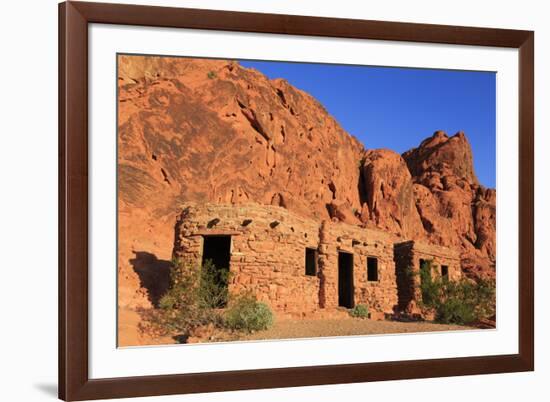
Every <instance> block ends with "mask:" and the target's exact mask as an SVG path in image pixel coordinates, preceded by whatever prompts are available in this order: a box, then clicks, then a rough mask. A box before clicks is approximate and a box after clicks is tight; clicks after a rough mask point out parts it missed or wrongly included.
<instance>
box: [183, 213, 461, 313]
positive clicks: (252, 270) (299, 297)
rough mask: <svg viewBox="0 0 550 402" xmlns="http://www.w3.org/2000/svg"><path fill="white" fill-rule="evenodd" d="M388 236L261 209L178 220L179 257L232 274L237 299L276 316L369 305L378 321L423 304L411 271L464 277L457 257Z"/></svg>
mask: <svg viewBox="0 0 550 402" xmlns="http://www.w3.org/2000/svg"><path fill="white" fill-rule="evenodd" d="M393 240H394V238H393V237H392V236H391V235H390V234H388V233H385V232H383V231H379V230H372V229H366V228H361V227H358V226H353V225H348V224H345V223H341V222H331V221H323V222H318V221H315V220H313V219H309V218H304V217H301V216H298V215H296V214H293V213H292V212H290V211H288V210H287V209H285V208H282V207H278V206H270V205H260V204H242V205H233V204H191V203H189V204H188V205H187V206H186V207H185V208H184V209H183V211H182V213H181V214H180V216H179V217H178V219H177V222H176V227H175V242H174V251H173V255H174V258H177V259H179V260H181V261H184V262H188V263H191V264H196V265H199V264H200V263H201V262H202V261H205V260H207V259H210V260H212V261H213V262H214V264H215V265H216V266H217V267H223V268H229V270H230V271H231V273H232V275H231V280H230V283H229V284H228V286H229V291H230V292H239V291H244V290H250V291H253V292H254V293H255V294H256V296H257V297H258V299H259V300H262V301H265V302H266V303H268V304H269V305H270V307H271V308H272V309H273V310H274V311H275V312H277V313H283V314H289V315H294V316H296V315H297V316H305V315H308V314H309V313H314V312H318V311H319V310H320V309H324V310H325V311H334V310H335V309H336V308H337V307H345V308H352V307H354V306H355V305H356V304H359V303H361V304H366V305H368V306H369V310H370V311H371V314H372V315H373V316H377V317H383V316H384V315H389V314H393V313H395V312H396V311H398V309H399V308H400V307H401V306H402V304H403V303H405V301H407V302H408V301H410V300H411V299H412V298H414V297H418V295H416V294H415V293H414V291H413V290H414V289H413V284H412V283H409V282H407V281H406V280H405V279H404V278H405V276H404V275H403V274H404V273H407V272H408V270H409V268H408V267H409V265H408V264H413V265H411V267H413V269H414V264H416V265H418V263H419V261H420V259H430V260H433V261H434V262H435V263H436V264H438V266H440V267H441V268H440V269H441V270H442V272H443V275H448V276H449V277H450V278H451V277H452V278H453V279H454V278H458V277H459V276H460V272H461V271H460V261H459V259H458V255H457V253H454V252H452V251H451V250H449V249H446V248H444V247H436V246H428V245H421V244H419V243H417V242H413V241H410V242H403V243H398V244H394V241H393Z"/></svg>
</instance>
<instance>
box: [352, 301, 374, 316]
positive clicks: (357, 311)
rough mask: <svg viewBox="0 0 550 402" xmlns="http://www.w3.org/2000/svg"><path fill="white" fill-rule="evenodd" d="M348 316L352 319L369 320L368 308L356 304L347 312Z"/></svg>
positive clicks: (364, 305)
mask: <svg viewBox="0 0 550 402" xmlns="http://www.w3.org/2000/svg"><path fill="white" fill-rule="evenodd" d="M349 315H351V316H352V317H354V318H369V306H367V305H366V304H357V305H356V306H355V307H354V308H352V309H351V310H350V311H349Z"/></svg>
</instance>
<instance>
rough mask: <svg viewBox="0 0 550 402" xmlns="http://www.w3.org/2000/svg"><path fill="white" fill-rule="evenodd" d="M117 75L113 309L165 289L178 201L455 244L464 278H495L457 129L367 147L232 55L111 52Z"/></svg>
mask: <svg viewBox="0 0 550 402" xmlns="http://www.w3.org/2000/svg"><path fill="white" fill-rule="evenodd" d="M118 82H119V85H118V90H119V116H118V119H119V121H118V125H119V138H118V150H119V155H118V162H119V165H118V173H119V261H118V270H119V286H120V288H119V292H120V293H119V306H120V307H124V306H127V307H135V306H140V305H143V306H145V305H149V304H150V303H153V304H154V303H155V302H156V301H157V298H158V296H159V295H160V294H161V293H162V290H163V289H164V288H165V286H167V275H166V273H167V267H168V261H169V260H170V256H171V251H172V246H173V236H174V234H173V230H174V222H175V217H176V214H177V213H178V212H179V210H180V206H181V204H182V203H183V202H185V201H195V202H206V201H208V202H224V203H234V204H239V203H245V202H257V203H262V204H270V205H279V206H283V207H285V208H287V209H289V210H291V211H293V212H296V213H299V214H302V215H304V216H308V217H312V218H315V219H319V220H323V219H335V220H336V219H337V220H342V221H346V222H348V223H353V224H357V225H361V226H365V227H377V228H381V229H384V230H386V231H388V232H390V233H392V234H393V235H394V236H396V237H404V238H413V239H420V240H426V241H430V242H434V243H436V244H440V245H445V246H454V247H457V248H459V249H460V250H461V252H462V266H463V269H464V270H465V271H466V272H467V273H468V274H469V275H472V276H477V275H494V260H495V201H496V193H495V191H494V190H491V189H485V188H483V187H482V186H480V185H479V183H478V181H477V178H476V176H475V173H474V169H473V163H472V152H471V148H470V145H469V143H468V141H467V139H466V137H465V136H464V134H462V133H459V134H457V135H455V136H452V137H448V136H447V135H446V134H444V133H442V132H436V133H435V134H434V135H433V136H432V137H430V138H428V139H426V140H425V141H423V142H422V143H421V144H420V146H419V147H418V148H415V149H412V150H410V151H408V152H406V153H404V154H403V155H399V154H397V153H395V152H393V151H390V150H366V149H365V148H364V146H366V147H367V148H368V146H369V144H368V143H366V144H364V146H363V144H361V143H360V142H359V141H358V140H357V139H356V138H354V137H353V136H351V135H349V134H348V133H346V132H345V131H344V130H343V129H342V128H341V127H340V126H339V125H338V123H337V122H336V121H335V120H334V119H333V118H332V117H331V116H330V115H329V114H328V113H327V111H326V110H325V109H324V108H323V106H322V105H321V104H320V103H319V102H317V101H316V100H315V99H314V98H313V97H311V96H310V95H308V94H307V93H305V92H303V91H300V90H299V89H296V88H294V87H293V86H292V85H290V84H289V83H288V82H286V81H284V80H281V79H277V80H269V79H268V78H267V77H265V76H264V75H262V74H261V73H259V72H257V71H255V70H252V69H246V68H243V67H241V66H240V65H239V64H238V63H236V62H231V61H220V60H204V59H201V60H198V59H186V58H161V57H147V58H145V57H140V56H120V58H119V77H118ZM373 135H376V133H373Z"/></svg>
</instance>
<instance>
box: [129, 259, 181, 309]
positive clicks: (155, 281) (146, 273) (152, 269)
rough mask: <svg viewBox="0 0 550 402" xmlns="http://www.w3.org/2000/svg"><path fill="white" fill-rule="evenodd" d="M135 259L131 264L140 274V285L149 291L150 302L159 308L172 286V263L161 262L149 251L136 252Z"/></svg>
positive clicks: (131, 260)
mask: <svg viewBox="0 0 550 402" xmlns="http://www.w3.org/2000/svg"><path fill="white" fill-rule="evenodd" d="M134 254H135V255H136V257H135V258H132V259H130V264H132V266H133V267H134V271H135V272H136V273H137V274H138V276H139V280H140V285H141V287H142V288H144V289H147V293H148V297H149V301H150V302H151V304H152V305H153V306H155V307H158V304H159V301H160V298H161V297H162V296H163V295H164V293H166V291H167V290H168V287H169V286H170V267H171V266H172V263H171V262H170V261H166V260H159V259H158V258H157V256H156V255H154V254H152V253H149V252H147V251H135V252H134Z"/></svg>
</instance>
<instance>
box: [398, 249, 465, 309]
mask: <svg viewBox="0 0 550 402" xmlns="http://www.w3.org/2000/svg"><path fill="white" fill-rule="evenodd" d="M394 255H395V268H396V273H397V275H396V279H397V286H398V289H399V291H398V296H399V302H398V305H399V309H400V310H409V311H412V310H416V308H415V307H416V306H415V305H416V302H418V301H420V300H422V294H421V292H420V275H419V273H420V266H421V261H422V260H424V261H432V273H431V275H432V278H436V277H440V276H441V275H442V269H443V268H442V267H443V266H446V267H447V276H448V278H449V280H452V281H455V280H459V279H460V278H461V276H462V270H461V268H460V254H459V253H458V252H457V251H454V250H451V249H449V248H446V247H441V246H435V245H431V244H424V243H419V242H416V241H412V240H410V241H406V242H401V243H397V244H395V246H394Z"/></svg>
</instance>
